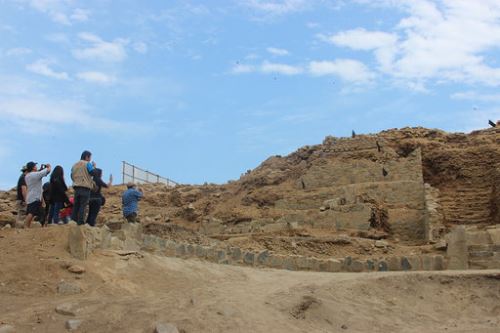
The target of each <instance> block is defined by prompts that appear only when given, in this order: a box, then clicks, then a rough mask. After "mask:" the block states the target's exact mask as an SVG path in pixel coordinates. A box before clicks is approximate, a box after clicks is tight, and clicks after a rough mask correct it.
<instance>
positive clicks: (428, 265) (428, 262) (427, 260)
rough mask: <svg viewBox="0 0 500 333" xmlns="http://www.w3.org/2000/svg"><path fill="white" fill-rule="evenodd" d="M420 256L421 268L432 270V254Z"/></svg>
mask: <svg viewBox="0 0 500 333" xmlns="http://www.w3.org/2000/svg"><path fill="white" fill-rule="evenodd" d="M421 258H422V269H423V270H424V271H433V270H434V256H431V255H423V256H422V257H421Z"/></svg>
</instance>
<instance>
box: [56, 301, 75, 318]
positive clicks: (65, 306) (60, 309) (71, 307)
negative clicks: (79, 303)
mask: <svg viewBox="0 0 500 333" xmlns="http://www.w3.org/2000/svg"><path fill="white" fill-rule="evenodd" d="M56 312H57V313H59V314H60V315H63V316H75V315H76V312H77V311H76V309H75V304H72V303H62V304H59V305H58V306H56Z"/></svg>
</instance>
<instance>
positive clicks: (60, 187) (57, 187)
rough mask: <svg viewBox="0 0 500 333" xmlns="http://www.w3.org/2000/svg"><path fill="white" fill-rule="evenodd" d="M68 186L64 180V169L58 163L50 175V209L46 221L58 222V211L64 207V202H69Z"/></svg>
mask: <svg viewBox="0 0 500 333" xmlns="http://www.w3.org/2000/svg"><path fill="white" fill-rule="evenodd" d="M67 190H68V187H67V186H66V182H65V181H64V170H63V168H62V166H60V165H58V166H56V167H55V168H54V171H52V174H51V175H50V200H51V202H50V211H49V219H48V223H49V224H51V223H52V222H54V223H55V224H57V223H59V211H60V210H61V209H63V208H64V204H69V199H68V196H67V195H66V191H67Z"/></svg>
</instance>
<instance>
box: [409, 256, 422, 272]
mask: <svg viewBox="0 0 500 333" xmlns="http://www.w3.org/2000/svg"><path fill="white" fill-rule="evenodd" d="M406 259H407V260H408V262H409V263H410V267H411V270H412V271H419V270H421V269H422V261H421V260H420V257H419V256H409V257H406Z"/></svg>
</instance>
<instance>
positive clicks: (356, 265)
mask: <svg viewBox="0 0 500 333" xmlns="http://www.w3.org/2000/svg"><path fill="white" fill-rule="evenodd" d="M349 269H350V271H351V272H357V273H359V272H363V271H364V270H365V264H364V263H363V262H362V261H361V260H353V261H352V262H351V265H350V266H349Z"/></svg>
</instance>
